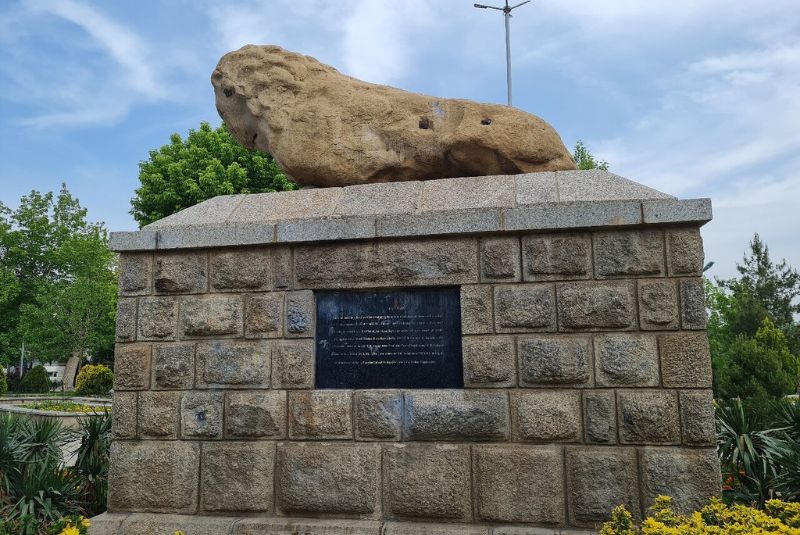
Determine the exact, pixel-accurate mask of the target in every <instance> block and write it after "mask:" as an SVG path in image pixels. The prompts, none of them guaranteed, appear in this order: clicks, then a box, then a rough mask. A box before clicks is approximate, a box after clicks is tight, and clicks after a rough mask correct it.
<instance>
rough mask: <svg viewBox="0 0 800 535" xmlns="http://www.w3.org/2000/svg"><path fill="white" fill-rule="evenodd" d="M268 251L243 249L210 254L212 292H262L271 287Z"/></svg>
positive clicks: (270, 266)
mask: <svg viewBox="0 0 800 535" xmlns="http://www.w3.org/2000/svg"><path fill="white" fill-rule="evenodd" d="M270 260H271V258H270V254H269V250H268V249H245V250H236V251H223V252H220V253H212V254H211V260H210V263H211V288H212V289H213V290H221V291H225V290H263V289H268V288H270V287H271V286H272V281H271V280H270V279H271V278H272V265H271V261H270Z"/></svg>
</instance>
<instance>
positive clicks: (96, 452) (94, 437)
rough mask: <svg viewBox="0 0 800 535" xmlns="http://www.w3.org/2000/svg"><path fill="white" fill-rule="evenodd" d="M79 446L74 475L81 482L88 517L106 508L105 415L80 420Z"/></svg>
mask: <svg viewBox="0 0 800 535" xmlns="http://www.w3.org/2000/svg"><path fill="white" fill-rule="evenodd" d="M78 423H79V424H80V430H79V431H77V434H78V436H79V438H80V446H79V447H78V451H77V460H76V462H75V468H74V470H75V473H76V474H77V475H79V476H80V478H81V480H82V481H83V485H82V493H83V500H84V507H85V509H86V512H87V513H88V514H90V515H95V514H99V513H102V512H103V511H105V509H106V498H107V496H108V458H109V455H110V451H111V416H110V415H109V413H108V412H106V413H104V414H102V415H97V416H89V417H86V418H80V419H79V420H78Z"/></svg>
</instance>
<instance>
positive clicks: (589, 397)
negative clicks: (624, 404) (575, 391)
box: [583, 390, 617, 444]
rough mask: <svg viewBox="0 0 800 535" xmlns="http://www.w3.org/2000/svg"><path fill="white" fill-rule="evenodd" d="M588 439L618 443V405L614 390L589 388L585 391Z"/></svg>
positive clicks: (585, 416)
mask: <svg viewBox="0 0 800 535" xmlns="http://www.w3.org/2000/svg"><path fill="white" fill-rule="evenodd" d="M583 413H584V422H583V425H584V429H585V430H586V441H587V442H593V443H596V444H616V442H617V406H616V403H615V400H614V392H613V391H612V390H587V391H585V392H584V393H583Z"/></svg>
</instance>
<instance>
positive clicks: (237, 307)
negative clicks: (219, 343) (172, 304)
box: [181, 294, 243, 337]
mask: <svg viewBox="0 0 800 535" xmlns="http://www.w3.org/2000/svg"><path fill="white" fill-rule="evenodd" d="M242 317H243V313H242V298H241V297H240V296H238V295H225V294H218V295H202V296H200V295H198V296H191V297H185V298H184V299H183V301H182V302H181V330H182V332H183V335H184V336H189V337H207V336H225V335H240V336H241V334H242V325H243V322H242Z"/></svg>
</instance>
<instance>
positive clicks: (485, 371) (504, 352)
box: [461, 336, 517, 388]
mask: <svg viewBox="0 0 800 535" xmlns="http://www.w3.org/2000/svg"><path fill="white" fill-rule="evenodd" d="M461 347H462V352H463V356H464V386H467V387H470V386H473V387H483V388H486V387H497V388H503V387H511V386H514V385H516V382H517V377H516V375H517V370H516V363H515V357H514V353H515V352H514V339H513V338H512V337H510V336H481V337H475V336H468V337H464V338H462V342H461Z"/></svg>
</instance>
